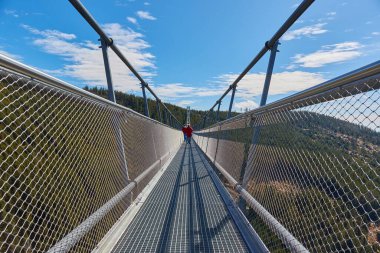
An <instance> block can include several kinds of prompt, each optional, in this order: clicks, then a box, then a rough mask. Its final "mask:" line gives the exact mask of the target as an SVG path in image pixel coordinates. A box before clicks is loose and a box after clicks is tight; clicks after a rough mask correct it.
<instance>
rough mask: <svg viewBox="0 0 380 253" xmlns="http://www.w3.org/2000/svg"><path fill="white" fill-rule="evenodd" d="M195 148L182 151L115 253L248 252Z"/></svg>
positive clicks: (183, 148) (132, 223)
mask: <svg viewBox="0 0 380 253" xmlns="http://www.w3.org/2000/svg"><path fill="white" fill-rule="evenodd" d="M201 156H203V154H202V153H200V151H199V150H198V148H197V147H196V145H195V144H194V143H192V144H191V145H189V144H187V145H185V144H184V145H183V146H182V147H181V149H180V150H179V151H178V153H177V154H176V156H175V157H174V159H173V161H172V162H171V164H170V165H169V167H168V168H167V170H166V171H165V172H164V174H163V175H162V177H161V178H160V179H159V181H158V183H157V184H156V186H155V187H154V188H153V190H152V192H151V193H150V195H149V196H148V198H147V200H146V201H145V202H144V204H143V205H142V207H141V209H140V210H139V212H138V213H137V215H136V217H135V218H134V219H133V220H132V222H131V224H130V225H129V226H128V228H127V230H126V231H125V232H124V234H123V235H122V237H121V239H120V240H119V242H118V243H117V245H116V246H115V248H114V249H113V252H165V253H166V252H249V250H248V249H247V247H246V244H245V242H244V240H243V239H242V237H241V234H240V232H239V231H238V229H237V227H236V225H235V223H234V221H233V219H232V217H231V215H230V214H229V213H228V210H227V208H226V206H225V204H224V202H223V200H222V198H221V196H220V195H219V192H218V191H217V188H216V187H215V185H214V183H213V181H212V179H211V177H210V175H209V173H208V171H207V169H206V167H205V164H204V159H201Z"/></svg>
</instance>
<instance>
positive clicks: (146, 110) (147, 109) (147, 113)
mask: <svg viewBox="0 0 380 253" xmlns="http://www.w3.org/2000/svg"><path fill="white" fill-rule="evenodd" d="M141 89H142V94H143V97H144V113H145V116H147V117H148V118H149V108H148V99H147V97H146V92H145V84H144V83H141Z"/></svg>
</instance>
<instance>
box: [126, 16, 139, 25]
mask: <svg viewBox="0 0 380 253" xmlns="http://www.w3.org/2000/svg"><path fill="white" fill-rule="evenodd" d="M127 20H128V21H129V22H131V23H132V24H134V25H137V19H135V18H133V17H127Z"/></svg>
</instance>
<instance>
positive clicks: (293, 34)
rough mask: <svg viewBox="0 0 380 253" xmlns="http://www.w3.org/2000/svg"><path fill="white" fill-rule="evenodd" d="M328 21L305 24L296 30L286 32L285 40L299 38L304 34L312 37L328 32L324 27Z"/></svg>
mask: <svg viewBox="0 0 380 253" xmlns="http://www.w3.org/2000/svg"><path fill="white" fill-rule="evenodd" d="M325 25H326V23H318V24H315V25H311V26H305V27H302V28H299V29H296V30H292V31H289V32H286V33H285V34H284V36H283V37H282V39H283V40H293V39H299V38H301V37H303V36H306V37H311V36H312V35H317V34H322V33H326V32H327V30H326V29H323V27H324V26H325Z"/></svg>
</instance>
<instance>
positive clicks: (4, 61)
mask: <svg viewBox="0 0 380 253" xmlns="http://www.w3.org/2000/svg"><path fill="white" fill-rule="evenodd" d="M0 67H3V68H5V69H7V70H9V71H12V72H15V73H16V74H21V75H23V76H25V77H26V78H31V79H35V80H37V81H41V82H44V83H46V84H48V85H50V86H52V87H56V88H59V89H62V90H65V91H68V92H72V93H74V94H77V95H79V96H83V97H86V98H88V99H91V100H94V101H96V102H98V103H100V104H104V105H108V106H111V107H113V108H115V109H119V110H123V111H127V112H128V113H132V114H135V115H136V116H139V117H141V118H144V119H146V120H149V121H153V122H155V123H157V124H160V125H163V126H167V127H170V126H168V125H166V124H163V123H161V122H159V121H157V120H154V119H151V118H149V117H147V116H145V115H142V114H140V113H138V112H136V111H134V110H132V109H130V108H127V107H125V106H122V105H119V104H117V103H114V102H111V101H109V100H107V99H105V98H102V97H100V96H98V95H95V94H93V93H91V92H88V91H86V90H83V89H81V88H78V87H76V86H74V85H72V84H69V83H67V82H65V81H62V80H60V79H58V78H55V77H53V76H50V75H48V74H46V73H44V72H42V71H39V70H37V69H34V68H32V67H29V66H27V65H25V64H23V63H21V62H18V61H16V60H13V59H11V58H9V57H7V56H5V55H2V54H0Z"/></svg>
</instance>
